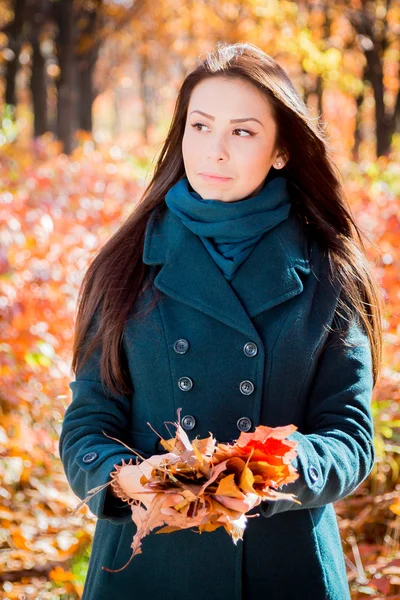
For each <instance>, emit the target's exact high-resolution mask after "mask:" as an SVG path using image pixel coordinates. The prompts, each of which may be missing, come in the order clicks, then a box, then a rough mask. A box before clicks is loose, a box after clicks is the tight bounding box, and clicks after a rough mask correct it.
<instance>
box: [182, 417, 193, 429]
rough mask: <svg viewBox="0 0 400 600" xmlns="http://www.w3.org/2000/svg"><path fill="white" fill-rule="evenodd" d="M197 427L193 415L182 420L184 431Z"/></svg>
mask: <svg viewBox="0 0 400 600" xmlns="http://www.w3.org/2000/svg"><path fill="white" fill-rule="evenodd" d="M195 425H196V419H195V418H194V417H193V416H192V415H185V416H184V417H183V418H182V427H183V429H187V430H190V429H193V427H194V426H195Z"/></svg>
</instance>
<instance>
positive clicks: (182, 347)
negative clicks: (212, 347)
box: [174, 338, 258, 356]
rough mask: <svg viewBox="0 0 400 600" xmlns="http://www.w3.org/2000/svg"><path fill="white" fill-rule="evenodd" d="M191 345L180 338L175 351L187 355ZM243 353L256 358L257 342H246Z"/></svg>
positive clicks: (175, 344) (175, 345)
mask: <svg viewBox="0 0 400 600" xmlns="http://www.w3.org/2000/svg"><path fill="white" fill-rule="evenodd" d="M189 347H190V344H189V342H188V341H187V340H186V339H185V338H180V339H179V340H176V342H175V343H174V350H175V352H176V353H177V354H185V352H187V351H188V350H189ZM243 352H244V353H245V355H246V356H255V355H256V354H257V352H258V347H257V344H256V343H255V342H246V343H245V345H244V346H243Z"/></svg>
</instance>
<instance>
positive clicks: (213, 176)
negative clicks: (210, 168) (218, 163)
mask: <svg viewBox="0 0 400 600" xmlns="http://www.w3.org/2000/svg"><path fill="white" fill-rule="evenodd" d="M199 175H201V176H202V177H204V178H206V179H215V180H216V181H228V180H229V179H232V178H231V177H227V176H226V175H219V174H218V173H199Z"/></svg>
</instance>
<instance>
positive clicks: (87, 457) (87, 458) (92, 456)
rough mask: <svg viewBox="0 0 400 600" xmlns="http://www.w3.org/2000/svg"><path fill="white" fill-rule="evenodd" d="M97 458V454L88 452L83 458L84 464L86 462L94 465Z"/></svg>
mask: <svg viewBox="0 0 400 600" xmlns="http://www.w3.org/2000/svg"><path fill="white" fill-rule="evenodd" d="M97 457H98V454H97V452H88V453H87V454H85V456H84V457H83V458H82V462H84V463H92V462H93V461H94V460H96V458H97Z"/></svg>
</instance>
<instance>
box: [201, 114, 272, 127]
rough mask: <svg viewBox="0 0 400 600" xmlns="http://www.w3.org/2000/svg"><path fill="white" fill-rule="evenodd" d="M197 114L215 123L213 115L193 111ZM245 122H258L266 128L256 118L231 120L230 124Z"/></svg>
mask: <svg viewBox="0 0 400 600" xmlns="http://www.w3.org/2000/svg"><path fill="white" fill-rule="evenodd" d="M194 112H197V113H199V114H201V115H203V116H204V117H207V118H208V119H211V121H215V117H213V116H212V115H208V114H207V113H205V112H203V111H201V110H192V112H191V113H190V114H192V113H194ZM244 121H257V123H260V125H262V126H263V127H264V125H263V124H262V123H261V121H259V120H258V119H256V118H254V117H245V118H244V119H231V120H230V121H229V122H230V123H243V122H244Z"/></svg>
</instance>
